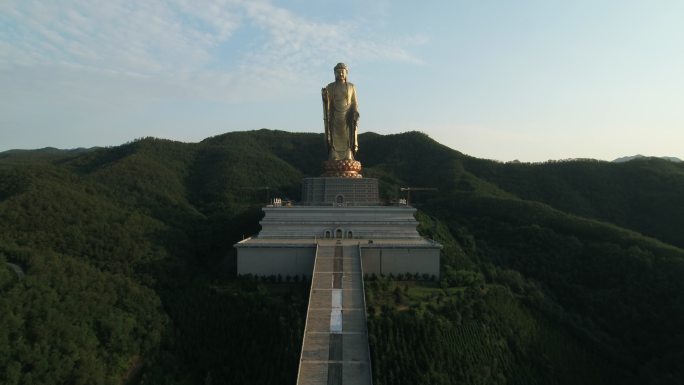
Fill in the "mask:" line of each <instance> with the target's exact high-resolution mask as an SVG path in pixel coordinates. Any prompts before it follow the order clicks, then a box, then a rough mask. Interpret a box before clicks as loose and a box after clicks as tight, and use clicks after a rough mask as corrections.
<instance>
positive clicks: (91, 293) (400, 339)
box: [0, 130, 684, 384]
mask: <svg viewBox="0 0 684 385" xmlns="http://www.w3.org/2000/svg"><path fill="white" fill-rule="evenodd" d="M359 140H360V149H361V152H360V153H359V160H360V161H361V162H362V163H363V165H364V172H363V173H364V175H365V176H369V177H377V178H379V179H380V181H381V191H382V195H383V198H384V199H386V200H387V201H392V200H395V199H397V198H399V197H400V191H399V187H405V186H414V187H435V188H437V189H438V191H437V192H427V191H426V192H416V193H414V194H413V195H412V197H411V198H412V200H413V201H414V202H415V204H416V205H417V207H418V208H419V209H420V211H419V216H418V217H419V218H418V219H419V221H420V223H421V226H420V231H421V232H422V233H423V234H425V235H427V236H430V237H432V238H435V239H437V240H439V241H440V242H442V243H443V244H444V245H445V249H444V252H443V258H442V279H441V280H440V281H439V282H425V281H415V280H414V279H415V277H408V276H401V277H369V280H368V282H367V295H368V304H369V330H370V333H371V335H370V340H371V341H370V342H371V349H372V357H373V365H374V377H375V382H376V384H401V383H406V384H421V383H424V384H452V383H473V384H475V383H478V384H480V383H482V384H485V383H497V384H503V383H519V384H530V383H539V384H547V383H568V384H571V383H654V384H660V383H673V384H674V383H681V382H682V381H684V373H683V372H682V369H681V367H680V366H681V365H680V363H681V362H682V361H683V360H684V334H683V333H682V331H681V330H682V329H681V325H684V250H682V247H684V236H683V235H682V234H684V200H682V197H683V196H684V164H682V163H674V162H668V161H663V160H658V159H641V160H634V161H630V162H626V163H609V162H598V161H589V160H578V161H567V162H547V163H542V164H521V163H499V162H494V161H489V160H483V159H476V158H472V157H469V156H467V155H464V154H461V153H459V152H457V151H454V150H452V149H450V148H448V147H445V146H442V145H440V144H438V143H436V142H434V141H433V140H431V139H430V138H428V137H427V136H426V135H424V134H420V133H416V132H412V133H406V134H400V135H388V136H381V135H377V134H373V133H367V134H364V135H361V136H360V138H359ZM324 158H325V149H324V147H323V135H322V134H295V133H286V132H281V131H270V130H259V131H251V132H234V133H228V134H224V135H220V136H216V137H212V138H208V139H206V140H204V141H202V142H199V143H191V144H187V143H179V142H173V141H168V140H162V139H154V138H145V139H140V140H136V141H134V142H131V143H127V144H125V145H122V146H117V147H111V148H96V149H89V150H85V149H81V150H77V151H61V150H54V149H48V150H45V149H44V150H36V151H22V152H21V153H19V154H18V153H17V152H5V153H0V292H1V293H2V295H1V296H0V383H3V384H5V383H7V384H28V383H35V384H53V383H83V384H103V383H106V384H110V383H111V384H121V383H145V384H152V383H169V384H197V383H213V384H217V383H221V384H223V383H228V384H229V383H235V384H243V383H251V384H274V383H283V384H287V383H294V381H295V379H296V371H297V365H298V358H299V349H300V347H301V345H300V344H301V334H302V329H303V324H304V317H305V312H306V300H307V293H308V282H307V281H306V280H302V279H301V277H272V278H270V279H260V280H257V279H254V278H251V277H241V278H238V277H235V266H234V251H233V250H232V244H233V243H235V242H236V241H238V240H239V239H241V238H242V237H243V236H245V235H250V234H253V233H256V232H257V231H258V220H259V218H260V215H261V212H260V206H261V205H262V204H263V203H264V202H265V201H266V199H267V197H268V196H269V195H270V196H274V195H278V196H280V197H284V198H285V197H287V198H291V199H295V200H296V199H297V198H298V197H299V191H300V185H299V183H300V180H301V178H302V177H304V176H317V175H319V174H320V165H321V161H322V160H323V159H324Z"/></svg>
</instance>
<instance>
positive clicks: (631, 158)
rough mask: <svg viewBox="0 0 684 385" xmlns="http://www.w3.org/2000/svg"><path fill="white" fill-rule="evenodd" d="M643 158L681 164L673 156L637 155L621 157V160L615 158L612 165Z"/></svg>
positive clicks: (679, 160)
mask: <svg viewBox="0 0 684 385" xmlns="http://www.w3.org/2000/svg"><path fill="white" fill-rule="evenodd" d="M644 158H658V159H663V160H669V161H670V162H677V163H680V162H682V160H681V159H679V158H676V157H674V156H645V155H641V154H637V155H632V156H623V157H621V158H617V159H615V160H614V161H613V163H624V162H629V161H630V160H634V159H644Z"/></svg>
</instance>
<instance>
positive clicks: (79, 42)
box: [0, 0, 421, 101]
mask: <svg viewBox="0 0 684 385" xmlns="http://www.w3.org/2000/svg"><path fill="white" fill-rule="evenodd" d="M359 20H361V18H359ZM0 22H3V24H5V27H0V69H4V71H7V72H5V74H4V75H3V74H2V73H0V76H11V72H12V71H13V69H17V68H35V69H40V71H45V70H48V71H49V70H50V68H53V69H54V71H55V74H56V75H59V74H60V73H63V71H69V70H74V71H79V70H87V71H89V72H101V73H102V74H103V76H113V75H118V76H122V77H129V78H132V79H135V78H147V79H149V80H150V82H151V83H152V84H154V83H158V84H159V87H158V88H159V90H160V95H159V96H160V97H167V96H169V95H168V94H167V92H168V91H169V88H171V89H176V91H177V92H178V93H179V94H180V95H195V96H200V97H205V98H210V99H220V100H227V101H231V100H242V99H244V98H248V99H250V98H257V99H258V98H262V97H264V95H267V97H269V98H273V97H276V98H277V97H278V96H279V95H282V93H284V92H289V91H288V90H290V89H291V87H292V85H294V84H297V83H301V82H302V81H305V76H306V75H307V74H310V73H311V71H312V70H315V69H318V68H321V66H323V65H325V66H326V67H325V68H326V69H327V67H329V66H331V65H332V64H331V63H332V62H334V61H337V60H340V59H341V58H344V59H345V60H350V61H354V62H361V61H378V60H381V61H382V60H388V61H407V62H419V60H418V59H417V58H415V57H414V56H412V55H411V53H410V52H409V51H407V50H406V49H405V48H404V47H403V45H415V44H420V43H421V41H420V39H418V40H416V38H415V37H411V36H408V37H404V38H399V39H391V40H387V39H381V38H374V36H373V31H372V30H368V29H367V28H362V27H361V24H360V23H361V22H360V21H355V20H340V21H338V22H335V23H330V22H317V21H314V20H311V19H309V18H305V17H303V16H300V15H298V14H295V13H293V12H291V11H289V10H287V9H285V8H282V7H277V6H275V5H273V4H271V3H270V2H267V1H258V0H252V1H243V0H218V1H206V2H204V1H201V2H197V1H189V0H176V1H173V2H168V1H162V0H151V1H144V2H137V1H115V0H110V1H105V2H93V1H88V0H80V1H55V2H41V1H25V0H24V1H9V2H6V3H4V4H3V5H2V6H1V8H0ZM246 25H249V26H248V27H245V26H246ZM242 27H245V28H250V29H249V32H250V33H251V32H254V33H253V34H251V35H250V36H247V37H246V38H245V37H244V36H241V37H240V39H241V40H240V41H232V40H231V39H232V38H233V36H234V34H235V33H236V31H238V30H239V29H240V28H242ZM230 44H235V45H236V46H237V47H238V48H239V49H234V47H227V46H226V45H230ZM241 44H247V46H241ZM227 49H231V51H230V52H229V53H228V55H229V56H230V58H229V59H230V64H225V63H223V62H222V61H221V60H222V58H221V52H222V51H223V50H227ZM223 55H225V52H223ZM55 81H59V79H55Z"/></svg>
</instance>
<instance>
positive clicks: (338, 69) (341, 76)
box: [335, 64, 347, 83]
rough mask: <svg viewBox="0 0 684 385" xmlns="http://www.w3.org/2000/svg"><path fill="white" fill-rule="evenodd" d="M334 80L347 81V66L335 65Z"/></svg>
mask: <svg viewBox="0 0 684 385" xmlns="http://www.w3.org/2000/svg"><path fill="white" fill-rule="evenodd" d="M335 80H336V81H338V82H343V83H344V82H346V81H347V67H346V66H344V65H339V64H338V65H337V66H335Z"/></svg>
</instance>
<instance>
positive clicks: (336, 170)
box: [322, 159, 362, 178]
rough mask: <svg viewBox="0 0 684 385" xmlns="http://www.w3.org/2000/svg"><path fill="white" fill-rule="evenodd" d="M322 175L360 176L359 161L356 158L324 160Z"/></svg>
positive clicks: (333, 176) (337, 176) (332, 176)
mask: <svg viewBox="0 0 684 385" xmlns="http://www.w3.org/2000/svg"><path fill="white" fill-rule="evenodd" d="M323 170H324V171H325V172H324V173H323V175H322V176H324V177H331V178H361V177H362V176H361V174H360V172H361V162H359V161H358V160H350V159H342V160H326V161H325V162H323Z"/></svg>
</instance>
